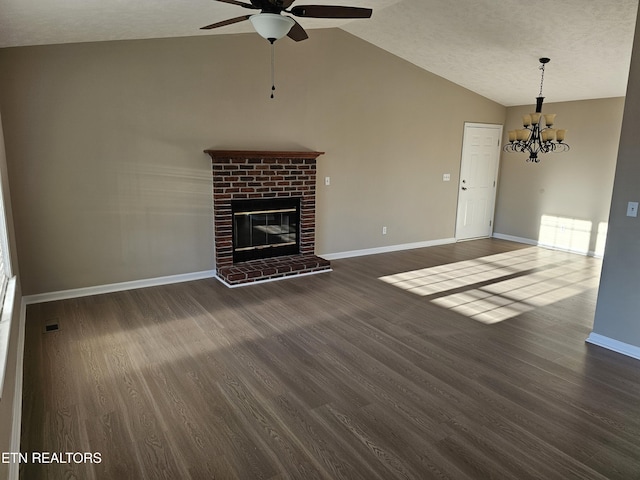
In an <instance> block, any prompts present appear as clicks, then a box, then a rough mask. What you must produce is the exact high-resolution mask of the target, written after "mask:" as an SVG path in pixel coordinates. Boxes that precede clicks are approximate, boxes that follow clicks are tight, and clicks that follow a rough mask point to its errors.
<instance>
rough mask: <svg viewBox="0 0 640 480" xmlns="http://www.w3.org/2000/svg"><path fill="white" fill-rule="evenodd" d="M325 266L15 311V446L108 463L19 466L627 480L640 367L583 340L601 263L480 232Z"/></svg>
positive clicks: (102, 472) (369, 478)
mask: <svg viewBox="0 0 640 480" xmlns="http://www.w3.org/2000/svg"><path fill="white" fill-rule="evenodd" d="M507 252H511V253H507ZM457 262H459V263H457ZM332 263H333V268H334V271H333V272H331V273H324V274H320V275H314V276H308V277H301V278H295V279H289V280H283V281H279V282H273V283H266V284H261V285H254V286H249V287H242V288H237V289H227V288H226V287H224V286H223V285H221V284H220V283H218V282H217V281H215V280H213V279H211V280H203V281H196V282H188V283H183V284H177V285H171V286H163V287H154V288H147V289H141V290H133V291H128V292H122V293H113V294H107V295H100V296H94V297H86V298H79V299H74V300H65V301H58V302H50V303H45V304H38V305H31V306H29V307H28V311H27V334H26V352H25V378H24V404H23V425H22V451H23V452H42V451H47V452H99V453H100V455H101V459H102V462H101V463H99V464H90V463H84V464H75V463H67V464H47V465H43V464H33V463H27V464H23V465H22V466H21V478H23V479H25V480H35V479H44V478H47V479H62V478H64V479H70V478H77V479H83V480H84V479H112V478H113V479H147V478H148V479H156V478H162V479H189V478H192V479H242V480H247V479H274V480H275V479H280V480H281V479H289V478H291V479H304V480H307V479H362V480H375V479H379V480H386V479H396V478H398V479H407V478H409V479H431V478H434V479H436V478H437V479H442V478H450V479H485V478H487V479H488V478H496V479H508V478H513V479H519V480H522V479H528V478H539V479H545V480H549V479H563V480H566V479H581V480H584V479H604V478H609V479H624V480H628V479H638V478H640V362H638V361H636V360H633V359H630V358H627V357H624V356H621V355H618V354H615V353H613V352H610V351H607V350H604V349H601V348H599V347H596V346H592V345H588V344H585V341H584V340H585V338H586V337H587V335H588V334H589V332H590V330H591V327H592V321H593V312H594V306H595V299H596V293H597V291H596V288H595V286H596V285H597V276H598V274H599V269H600V264H599V261H598V260H595V259H592V258H585V257H581V256H575V255H570V254H565V253H558V252H550V251H548V250H543V249H538V248H535V247H528V246H525V245H519V244H515V243H509V242H504V241H499V240H479V241H473V242H464V243H458V244H454V245H446V246H440V247H432V248H427V249H419V250H411V251H405V252H397V253H389V254H381V255H375V256H370V257H359V258H352V259H345V260H339V261H334V262H332ZM454 263H455V265H452V264H454ZM445 264H446V265H448V267H443V268H440V269H438V268H435V269H434V268H431V267H436V266H438V265H445ZM402 272H413V273H405V275H402V276H400V275H397V274H399V273H402ZM483 272H484V273H483ZM381 277H384V280H383V279H381ZM409 280H411V281H413V282H414V283H410V282H409ZM425 285H427V286H430V287H428V288H426V289H425ZM434 286H435V288H432V287H434ZM401 287H402V288H401ZM429 288H431V290H429ZM553 294H558V295H557V296H556V297H554V296H552V295H553ZM473 299H477V300H478V302H477V304H476V303H474V300H473ZM492 302H493V303H492ZM491 304H493V305H495V309H496V312H503V313H504V312H505V311H507V312H511V314H508V315H501V316H499V318H498V319H499V320H502V321H499V322H497V323H490V322H487V321H486V319H487V318H493V317H487V316H486V312H487V305H491ZM476 306H477V308H476ZM474 312H475V313H477V312H480V314H479V315H480V316H474V315H475V313H474ZM483 312H484V313H483ZM52 323H58V324H59V327H60V329H59V330H58V331H54V332H49V333H43V332H44V330H45V325H47V324H52Z"/></svg>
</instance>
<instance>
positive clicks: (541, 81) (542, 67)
mask: <svg viewBox="0 0 640 480" xmlns="http://www.w3.org/2000/svg"><path fill="white" fill-rule="evenodd" d="M540 70H542V75H541V76H540V94H539V95H538V96H539V97H541V96H542V84H543V83H544V63H543V64H542V65H540Z"/></svg>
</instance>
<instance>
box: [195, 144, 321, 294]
mask: <svg viewBox="0 0 640 480" xmlns="http://www.w3.org/2000/svg"><path fill="white" fill-rule="evenodd" d="M205 152H206V153H208V154H209V155H210V156H211V159H212V165H213V166H212V168H213V217H214V232H215V254H216V271H217V275H218V277H219V278H220V279H221V280H223V281H224V282H225V283H227V284H229V285H238V284H243V283H249V282H256V281H260V280H270V279H276V278H281V277H286V276H291V275H300V274H307V273H316V272H321V271H328V270H330V269H331V266H330V264H329V261H327V260H324V259H322V258H320V257H317V256H315V254H314V252H315V208H316V161H317V158H318V156H320V155H322V152H262V151H237V150H205ZM276 197H277V198H282V197H291V198H300V231H299V235H300V253H299V254H298V255H287V256H284V257H274V258H268V259H262V260H251V261H248V262H241V263H233V236H232V235H233V219H232V214H231V201H232V200H238V199H255V198H276Z"/></svg>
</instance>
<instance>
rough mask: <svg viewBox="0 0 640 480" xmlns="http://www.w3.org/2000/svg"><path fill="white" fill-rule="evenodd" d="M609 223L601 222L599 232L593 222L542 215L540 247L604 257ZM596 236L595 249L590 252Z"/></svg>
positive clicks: (539, 235) (539, 237)
mask: <svg viewBox="0 0 640 480" xmlns="http://www.w3.org/2000/svg"><path fill="white" fill-rule="evenodd" d="M607 226H608V224H607V222H600V223H599V224H598V228H597V230H594V228H593V222H591V221H589V220H580V219H577V218H568V217H559V216H555V215H542V218H541V219H540V231H539V234H538V245H540V246H542V247H550V248H554V249H558V250H566V251H570V252H575V253H582V254H585V255H586V254H590V255H595V256H598V257H601V256H602V255H604V244H605V241H606V239H607ZM594 235H595V237H596V238H595V248H594V250H593V251H591V250H589V246H590V245H591V240H592V238H593V236H594Z"/></svg>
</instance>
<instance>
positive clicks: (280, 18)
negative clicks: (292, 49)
mask: <svg viewBox="0 0 640 480" xmlns="http://www.w3.org/2000/svg"><path fill="white" fill-rule="evenodd" d="M249 20H250V21H251V23H252V25H253V28H254V29H255V30H256V32H258V35H260V36H261V37H262V38H266V39H267V40H269V42H271V43H273V42H275V41H276V40H280V39H281V38H282V37H284V36H285V35H287V34H288V33H289V30H291V27H293V26H294V25H295V23H296V22H295V20H294V19H293V18H291V17H286V16H284V15H279V14H277V13H259V14H257V15H252V16H251V17H249Z"/></svg>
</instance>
